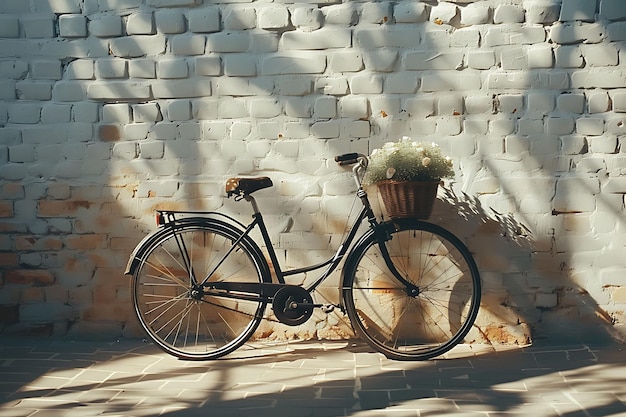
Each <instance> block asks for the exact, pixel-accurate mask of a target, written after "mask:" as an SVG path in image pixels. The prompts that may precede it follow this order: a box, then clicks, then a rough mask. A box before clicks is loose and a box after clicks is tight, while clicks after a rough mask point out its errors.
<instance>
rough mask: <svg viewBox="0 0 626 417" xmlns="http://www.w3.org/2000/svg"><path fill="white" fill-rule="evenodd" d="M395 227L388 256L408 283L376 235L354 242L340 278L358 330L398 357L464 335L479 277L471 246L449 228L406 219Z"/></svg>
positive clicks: (431, 352)
mask: <svg viewBox="0 0 626 417" xmlns="http://www.w3.org/2000/svg"><path fill="white" fill-rule="evenodd" d="M400 226H401V227H400V228H399V230H395V228H394V229H393V230H392V231H391V232H390V233H391V239H390V240H388V241H387V243H386V244H387V250H388V252H389V255H390V259H391V261H392V262H393V264H394V265H393V266H394V268H393V269H395V270H397V271H398V272H399V273H400V274H401V275H402V277H403V279H404V280H406V281H408V282H410V283H412V284H413V285H415V288H406V287H405V286H404V285H403V284H401V283H400V282H399V281H398V280H397V279H396V278H395V277H394V276H393V275H392V273H391V272H390V271H391V270H390V267H388V266H387V265H386V263H385V261H384V258H383V256H382V254H381V253H380V249H379V246H378V242H377V241H376V238H375V236H376V235H375V234H372V235H370V237H369V239H368V240H367V241H365V242H364V243H363V244H362V245H360V246H359V247H357V248H355V250H356V251H359V254H358V256H357V258H356V260H355V261H353V263H352V264H350V265H347V268H348V270H347V272H346V277H345V281H344V284H343V292H344V299H345V303H346V309H347V312H348V315H349V317H350V320H351V321H352V323H353V326H354V327H355V330H356V331H357V332H358V333H359V334H360V335H361V336H362V337H363V338H364V339H365V340H366V341H367V342H368V343H369V344H370V345H372V347H374V348H375V349H377V350H379V351H381V352H382V353H384V354H385V355H387V356H389V357H391V358H394V359H427V358H430V357H434V356H437V355H440V354H443V353H445V352H446V351H447V350H449V349H451V348H452V347H454V345H456V344H457V343H459V342H460V341H462V340H463V337H464V336H465V335H466V334H467V332H468V331H469V330H470V328H471V326H472V324H473V321H474V319H475V317H476V314H477V311H478V306H479V302H480V277H479V275H478V269H477V268H476V265H475V263H474V260H473V258H472V256H471V254H470V253H469V251H468V250H467V248H466V247H465V246H464V245H463V244H462V243H461V242H460V241H459V240H458V239H457V238H456V237H455V236H454V235H452V234H451V233H449V232H447V231H446V230H444V229H442V228H440V227H438V226H435V225H432V224H430V223H424V222H419V221H410V220H407V221H404V222H402V223H400Z"/></svg>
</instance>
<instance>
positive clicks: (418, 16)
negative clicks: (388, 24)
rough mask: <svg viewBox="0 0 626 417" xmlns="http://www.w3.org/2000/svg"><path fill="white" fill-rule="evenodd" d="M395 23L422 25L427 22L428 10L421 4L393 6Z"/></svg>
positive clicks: (412, 3) (409, 3) (404, 3)
mask: <svg viewBox="0 0 626 417" xmlns="http://www.w3.org/2000/svg"><path fill="white" fill-rule="evenodd" d="M393 17H394V19H395V21H396V23H422V22H425V21H427V20H428V8H427V6H426V4H424V3H422V2H403V3H398V4H396V5H395V6H394V9H393Z"/></svg>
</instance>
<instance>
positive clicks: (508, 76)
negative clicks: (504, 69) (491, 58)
mask: <svg viewBox="0 0 626 417" xmlns="http://www.w3.org/2000/svg"><path fill="white" fill-rule="evenodd" d="M487 86H488V87H489V88H490V89H520V90H521V89H528V88H530V86H531V81H530V77H529V75H528V73H526V72H508V73H491V74H489V75H488V76H487Z"/></svg>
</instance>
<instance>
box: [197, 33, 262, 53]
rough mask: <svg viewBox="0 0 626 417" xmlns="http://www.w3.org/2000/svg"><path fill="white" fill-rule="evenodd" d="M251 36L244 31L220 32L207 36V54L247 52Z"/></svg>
mask: <svg viewBox="0 0 626 417" xmlns="http://www.w3.org/2000/svg"><path fill="white" fill-rule="evenodd" d="M251 38H252V36H251V35H250V34H249V33H247V32H245V31H240V32H237V31H222V32H219V33H211V34H209V35H207V42H206V51H207V52H216V53H217V52H248V50H249V49H250V45H251Z"/></svg>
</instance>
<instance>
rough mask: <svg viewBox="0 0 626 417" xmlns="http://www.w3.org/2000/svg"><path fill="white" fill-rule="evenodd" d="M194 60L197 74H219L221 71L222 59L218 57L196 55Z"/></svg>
mask: <svg viewBox="0 0 626 417" xmlns="http://www.w3.org/2000/svg"><path fill="white" fill-rule="evenodd" d="M195 62H196V65H195V68H196V74H197V75H207V76H208V75H221V73H222V60H221V58H220V57H214V56H211V57H207V56H205V57H198V58H196V61H195Z"/></svg>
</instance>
